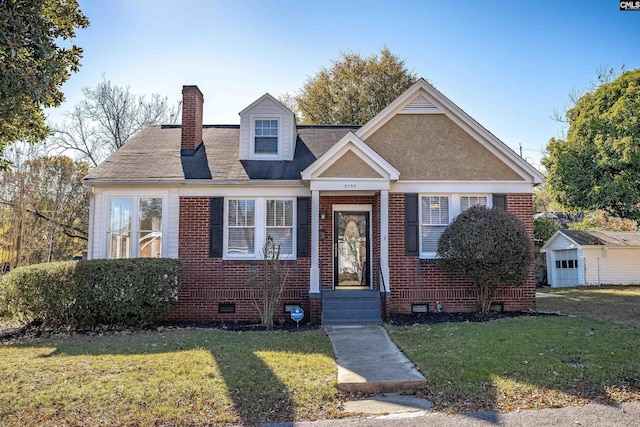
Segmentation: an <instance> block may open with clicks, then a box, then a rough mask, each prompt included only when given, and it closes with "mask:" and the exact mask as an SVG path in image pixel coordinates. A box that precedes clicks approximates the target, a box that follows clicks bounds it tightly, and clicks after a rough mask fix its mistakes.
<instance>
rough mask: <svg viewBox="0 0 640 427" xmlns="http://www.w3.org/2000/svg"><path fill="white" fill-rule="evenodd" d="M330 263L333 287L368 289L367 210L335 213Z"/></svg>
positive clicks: (368, 242)
mask: <svg viewBox="0 0 640 427" xmlns="http://www.w3.org/2000/svg"><path fill="white" fill-rule="evenodd" d="M333 223H334V233H333V235H334V242H333V258H334V259H333V266H334V283H335V287H336V289H348V288H354V287H358V288H360V287H366V288H369V283H370V278H369V275H370V262H371V245H370V241H369V212H346V211H337V212H334V219H333Z"/></svg>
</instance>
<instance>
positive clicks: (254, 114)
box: [240, 95, 297, 160]
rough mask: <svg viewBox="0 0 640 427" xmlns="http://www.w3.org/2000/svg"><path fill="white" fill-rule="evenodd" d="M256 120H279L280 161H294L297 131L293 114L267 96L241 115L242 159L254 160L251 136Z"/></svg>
mask: <svg viewBox="0 0 640 427" xmlns="http://www.w3.org/2000/svg"><path fill="white" fill-rule="evenodd" d="M256 118H275V119H277V120H278V127H279V128H278V131H279V137H278V145H279V150H278V156H277V159H278V160H292V159H293V155H294V151H295V142H296V137H297V134H296V129H295V119H294V117H293V113H292V112H291V111H289V110H287V109H286V108H284V107H283V106H282V105H280V104H279V103H278V102H277V101H273V100H272V99H271V97H270V95H265V96H263V97H262V98H261V100H259V102H258V103H256V104H255V105H253V106H252V107H251V108H249V109H246V110H244V111H243V112H242V113H240V159H241V160H252V159H254V158H255V159H258V158H260V157H259V156H256V157H254V154H253V150H252V147H253V144H252V141H251V135H252V133H253V126H254V125H253V121H254V120H255V119H256Z"/></svg>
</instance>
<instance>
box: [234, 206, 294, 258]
mask: <svg viewBox="0 0 640 427" xmlns="http://www.w3.org/2000/svg"><path fill="white" fill-rule="evenodd" d="M295 211H296V210H295V199H294V198H281V197H253V198H232V197H228V198H226V199H225V233H224V258H226V259H260V258H261V257H262V254H261V251H260V250H261V248H262V247H263V246H264V243H265V241H266V239H267V236H271V238H272V239H273V241H274V243H275V244H276V245H280V258H281V259H293V258H295V255H296V245H295V242H296V239H295V232H296V230H295V223H296V222H295V221H296V218H295Z"/></svg>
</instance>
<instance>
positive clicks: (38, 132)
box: [0, 0, 89, 169]
mask: <svg viewBox="0 0 640 427" xmlns="http://www.w3.org/2000/svg"><path fill="white" fill-rule="evenodd" d="M0 22H2V31H0V169H4V168H6V166H7V164H8V161H7V159H6V158H5V156H4V150H5V147H7V146H8V145H10V144H12V143H14V142H15V141H18V140H24V141H28V142H39V141H42V140H43V139H45V138H46V136H47V135H48V133H49V131H48V129H47V126H46V125H45V121H44V112H43V109H44V108H46V107H55V106H58V105H60V103H61V102H62V101H63V99H64V95H63V93H62V91H61V90H60V89H61V87H62V84H63V83H64V82H66V81H67V79H69V77H70V76H71V73H72V72H77V71H78V67H79V66H80V58H81V57H82V49H81V48H80V47H78V46H75V45H74V46H71V47H70V48H66V47H61V46H59V45H58V44H59V43H60V42H61V41H62V40H68V39H71V38H73V37H74V36H75V30H76V29H77V28H86V27H87V26H88V25H89V20H88V19H87V17H86V16H84V15H83V14H82V12H81V11H80V9H79V7H78V2H77V0H3V1H0Z"/></svg>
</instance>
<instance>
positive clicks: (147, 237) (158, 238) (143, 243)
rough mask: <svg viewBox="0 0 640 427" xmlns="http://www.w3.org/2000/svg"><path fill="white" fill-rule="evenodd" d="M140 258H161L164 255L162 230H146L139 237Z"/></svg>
mask: <svg viewBox="0 0 640 427" xmlns="http://www.w3.org/2000/svg"><path fill="white" fill-rule="evenodd" d="M138 242H139V249H138V250H139V254H138V256H139V257H140V258H160V257H161V256H162V232H161V231H144V232H141V233H140V237H139V240H138Z"/></svg>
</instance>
